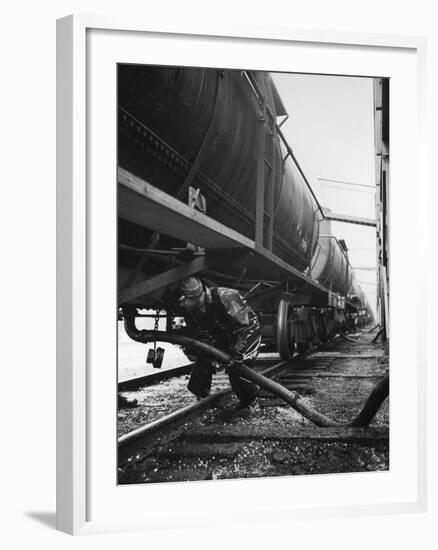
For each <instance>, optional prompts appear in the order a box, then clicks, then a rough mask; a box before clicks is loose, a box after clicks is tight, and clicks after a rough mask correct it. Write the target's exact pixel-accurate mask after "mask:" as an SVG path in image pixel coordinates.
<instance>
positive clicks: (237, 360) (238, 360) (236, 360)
mask: <svg viewBox="0 0 438 550" xmlns="http://www.w3.org/2000/svg"><path fill="white" fill-rule="evenodd" d="M241 365H243V356H242V355H233V356H232V364H231V365H230V366H231V368H233V367H240V366H241Z"/></svg>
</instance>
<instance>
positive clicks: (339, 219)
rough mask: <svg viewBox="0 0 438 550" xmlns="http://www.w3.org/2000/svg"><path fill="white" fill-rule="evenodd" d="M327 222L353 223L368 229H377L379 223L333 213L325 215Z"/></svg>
mask: <svg viewBox="0 0 438 550" xmlns="http://www.w3.org/2000/svg"><path fill="white" fill-rule="evenodd" d="M325 219H326V220H331V221H334V222H344V223H352V224H355V225H365V226H368V227H377V221H376V220H373V219H372V218H361V217H358V216H349V215H348V214H334V213H333V212H330V213H326V214H325Z"/></svg>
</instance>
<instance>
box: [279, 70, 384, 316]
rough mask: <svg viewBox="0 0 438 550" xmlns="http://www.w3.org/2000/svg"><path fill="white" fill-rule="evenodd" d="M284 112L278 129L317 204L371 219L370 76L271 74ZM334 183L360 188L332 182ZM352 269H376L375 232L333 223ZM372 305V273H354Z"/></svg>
mask: <svg viewBox="0 0 438 550" xmlns="http://www.w3.org/2000/svg"><path fill="white" fill-rule="evenodd" d="M273 77H274V81H275V83H276V85H277V88H278V91H279V93H280V96H281V98H282V100H283V103H284V105H285V107H286V110H287V112H288V114H289V119H288V120H287V121H286V123H285V124H284V125H283V126H282V130H283V133H284V134H285V136H286V138H287V140H288V141H289V144H290V145H291V147H292V149H293V150H294V153H295V156H296V158H297V160H298V162H299V163H300V165H301V168H302V169H303V171H304V173H305V174H306V177H307V179H308V180H309V182H310V183H311V185H312V187H313V190H314V191H315V193H316V195H317V197H318V199H319V201H320V203H321V204H322V205H323V206H327V207H329V208H331V209H332V211H333V212H336V213H339V214H350V215H354V216H361V217H366V218H374V217H375V206H374V204H375V203H374V201H375V192H374V189H371V188H369V187H361V186H363V185H366V186H373V187H374V188H375V171H374V170H375V166H374V126H373V125H374V119H373V81H372V79H370V78H352V77H338V76H320V75H299V74H280V73H275V74H273ZM325 180H338V181H344V182H351V183H354V184H360V185H361V186H357V185H356V186H354V185H348V184H345V183H335V182H333V181H325ZM332 233H333V234H334V235H336V236H337V237H338V238H342V239H345V241H346V243H347V246H348V248H349V256H350V262H351V264H352V265H353V266H355V267H375V266H376V246H375V245H376V242H375V239H376V234H375V230H374V228H369V227H364V226H358V225H352V224H345V223H339V222H333V223H332ZM356 277H357V280H358V281H360V282H361V286H362V288H363V290H364V292H365V293H366V295H367V297H368V300H369V302H370V304H371V307H372V308H373V309H374V310H375V307H376V286H375V283H376V272H375V271H359V270H358V271H356Z"/></svg>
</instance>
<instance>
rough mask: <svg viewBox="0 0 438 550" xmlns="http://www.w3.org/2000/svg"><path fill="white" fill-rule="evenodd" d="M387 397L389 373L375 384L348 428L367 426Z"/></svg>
mask: <svg viewBox="0 0 438 550" xmlns="http://www.w3.org/2000/svg"><path fill="white" fill-rule="evenodd" d="M388 395H389V373H388V374H385V376H384V377H383V378H382V379H381V380H380V382H378V383H377V384H376V386H375V387H374V389H373V391H372V392H371V393H370V396H369V397H368V399H367V401H366V403H365V405H364V407H363V409H362V410H361V411H360V413H359V414H358V415H357V416H356V418H355V419H354V420H353V422H352V423H351V424H350V426H368V424H369V423H370V422H371V420H372V419H373V418H374V417H375V415H376V413H377V411H378V410H379V409H380V407H381V405H382V403H383V402H384V401H385V399H386V398H387V397H388Z"/></svg>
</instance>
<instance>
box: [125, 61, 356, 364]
mask: <svg viewBox="0 0 438 550" xmlns="http://www.w3.org/2000/svg"><path fill="white" fill-rule="evenodd" d="M254 92H256V93H254ZM257 94H262V95H263V97H264V98H265V99H266V104H267V106H268V108H269V111H270V113H271V115H272V119H273V121H274V122H273V124H265V126H264V135H263V138H262V139H263V149H264V166H263V176H262V177H263V178H264V181H265V185H264V204H265V205H267V209H268V212H266V211H265V213H264V216H263V218H264V221H265V222H266V224H265V225H266V226H268V225H269V221H270V220H272V223H271V228H272V233H271V247H270V252H272V254H273V257H274V258H278V259H280V260H282V261H284V262H286V263H287V265H290V266H292V267H293V268H294V269H295V270H297V272H299V273H301V274H303V276H304V277H305V278H304V279H303V280H304V283H306V282H307V283H310V282H311V281H314V282H315V283H318V284H319V285H320V287H316V286H315V294H316V295H317V296H316V297H315V296H313V297H312V296H308V295H307V294H309V292H310V294H311V293H312V289H310V291H309V289H308V288H307V290H306V289H305V288H304V287H305V286H306V285H305V284H304V286H303V284H302V281H301V282H300V283H299V284H298V285H292V286H291V285H289V284H288V282H287V281H275V280H274V281H262V280H256V281H254V280H251V279H245V270H243V271H242V275H241V276H239V277H236V275H235V273H233V274H230V275H229V276H228V279H227V269H228V266H227V264H226V263H224V264H223V265H222V269H221V271H222V273H221V274H219V275H221V277H225V279H221V281H220V282H221V283H222V284H223V282H224V280H225V283H226V282H227V280H229V281H230V283H229V284H230V286H234V287H235V288H239V289H240V290H241V289H243V290H244V291H245V296H246V297H247V298H248V301H249V302H250V304H251V306H252V307H253V308H254V309H255V310H256V311H257V312H258V313H259V316H260V318H261V320H262V324H263V327H264V333H263V334H264V341H265V342H267V343H268V345H274V349H278V350H279V351H280V355H281V356H282V357H283V358H285V359H289V358H290V357H291V356H292V355H293V350H294V349H295V347H298V349H306V348H307V347H308V346H309V345H311V344H313V343H318V342H320V341H326V340H327V339H328V338H329V337H330V336H331V335H333V334H334V333H335V332H336V330H338V329H339V327H342V326H346V315H345V301H346V300H347V301H348V303H349V304H350V305H349V307H353V309H355V310H356V311H357V310H358V309H359V308H361V307H362V305H363V304H365V299H364V294H363V291H362V289H360V286H359V285H358V284H357V282H356V279H355V275H354V272H353V270H352V268H351V265H350V263H349V261H348V254H347V250H346V247H345V246H343V244H341V242H340V241H338V240H337V239H336V238H335V237H334V236H333V235H332V232H331V224H330V222H329V221H328V220H326V219H323V215H321V213H320V212H319V207H318V205H317V203H316V201H315V200H314V197H313V196H312V192H311V191H310V189H309V186H308V184H307V182H306V180H305V178H304V175H303V174H302V171H301V169H300V168H299V166H298V164H297V162H296V160H295V159H294V157H293V154H292V153H291V151H290V149H289V148H288V145H287V144H286V143H285V142H284V141H282V140H281V139H280V138H279V137H278V134H276V128H278V130H279V127H278V126H277V122H276V121H277V119H278V118H279V117H282V116H284V115H286V114H287V113H286V111H285V109H284V106H283V104H282V102H281V99H280V97H279V94H278V92H277V89H276V87H275V84H274V82H273V80H272V78H271V76H270V75H269V73H262V72H250V73H248V72H247V71H233V70H219V69H196V68H178V67H153V66H131V65H119V68H118V102H119V103H118V106H119V111H118V117H119V118H118V164H119V167H120V168H122V169H123V170H125V171H127V172H129V173H131V174H134V175H135V176H136V177H138V178H140V179H141V180H142V181H145V182H147V183H148V184H150V185H151V186H153V187H154V188H157V189H160V190H161V191H164V192H165V193H167V194H169V195H171V196H172V197H174V198H176V199H179V200H180V201H181V202H182V203H186V204H187V201H188V199H189V198H190V195H189V191H190V189H191V188H192V187H194V188H196V189H197V190H199V192H200V193H201V194H202V196H203V197H204V198H205V200H206V205H204V212H205V213H206V214H207V215H208V217H209V218H212V219H213V220H216V221H218V222H220V223H222V224H223V225H224V226H226V227H227V228H231V229H233V230H235V231H237V232H238V233H239V234H241V235H243V236H246V237H248V238H249V239H254V234H255V230H256V207H257V181H258V176H259V171H260V158H259V156H258V155H259V154H258V152H257V151H259V150H260V132H259V131H258V128H260V126H258V122H259V121H260V104H259V103H258V96H257ZM322 214H323V213H322ZM266 238H267V236H266V231H265V234H264V236H263V239H264V241H263V244H264V243H265V240H266ZM118 239H119V258H118V262H119V276H118V281H119V290H120V289H122V290H123V289H126V288H129V285H130V284H133V283H134V282H135V281H139V280H142V279H148V278H151V277H153V276H156V275H157V274H160V273H161V272H162V271H163V266H167V267H169V266H172V265H173V266H174V265H175V263H172V261H173V262H175V256H172V254H174V251H175V250H179V251H181V254H183V253H184V254H185V253H187V254H189V253H191V252H193V249H190V250H189V248H188V247H186V245H187V243H186V242H184V241H178V240H177V239H176V237H175V236H173V237H169V235H167V234H166V232H165V231H163V232H162V233H160V234H157V233H155V231H154V229H153V228H152V227H148V225H147V221H146V223H145V224H142V225H140V224H136V223H133V221H132V220H131V219H128V217H127V216H126V217H124V216H123V215H122V216H120V217H119V224H118ZM182 246H183V248H181V247H182ZM184 247H186V248H184ZM157 248H158V249H159V250H155V249H157ZM154 250H155V252H156V255H154V254H151V255H148V254H147V255H144V253H145V251H147V252H151V251H154ZM194 250H196V247H195V249H194ZM184 251H186V252H184ZM198 252H200V253H202V250H200V251H198ZM166 262H167V263H166ZM207 275H208V276H210V275H211V274H208V273H207ZM213 277H214V275H213ZM212 282H213V284H216V283H217V282H218V280H217V279H213V280H212ZM307 286H309V285H307ZM310 286H312V285H310ZM256 287H258V289H259V290H261V292H258V291H257V292H255V291H254V288H256ZM303 288H304V290H303ZM321 288H322V290H323V291H325V294H324V292H322V293H321ZM306 293H307V294H306ZM332 294H333V295H334V296H335V300H334V301H333V300H332V296H331V295H332ZM324 296H325V297H324ZM327 296H328V298H327ZM161 300H162V294H159V295H158V298H157V297H156V296H155V295H153V293H152V292H151V293H150V294H149V295H146V296H141V297H140V298H139V299H136V300H135V301H132V300H131V301H130V302H128V304H130V305H131V306H132V307H134V306H135V307H137V308H157V309H158V308H162V309H166V308H167V307H168V306H169V303H168V302H167V303H165V302H162V301H161ZM121 305H123V303H122V304H121ZM170 307H171V308H172V309H175V310H176V311H177V312H178V307H177V306H175V308H174V305H173V304H170ZM126 311H127V310H125V312H126ZM130 311H132V309H131V310H130ZM170 313H172V312H170ZM170 313H169V315H170ZM121 315H122V316H123V315H124V312H123V308H121ZM130 315H131V313H130ZM169 315H168V327H171V325H172V323H171V319H170V317H169ZM348 315H350V320H353V321H354V317H355V316H356V315H357V313H356V314H350V313H348V314H347V316H348ZM351 326H353V324H351Z"/></svg>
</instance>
